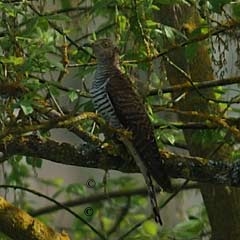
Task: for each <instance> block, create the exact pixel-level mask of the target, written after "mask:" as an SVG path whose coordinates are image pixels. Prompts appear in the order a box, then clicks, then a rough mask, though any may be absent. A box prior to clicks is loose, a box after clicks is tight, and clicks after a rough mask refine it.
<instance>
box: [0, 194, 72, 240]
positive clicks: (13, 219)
mask: <svg viewBox="0 0 240 240" xmlns="http://www.w3.org/2000/svg"><path fill="white" fill-rule="evenodd" d="M0 222H1V224H0V232H3V233H4V234H6V235H7V236H9V237H11V238H12V239H17V240H25V239H28V240H68V239H70V238H69V237H68V235H67V234H66V233H64V232H62V233H57V232H55V231H54V230H53V229H52V228H50V227H48V226H46V225H45V224H43V223H42V222H40V221H39V220H37V219H35V218H32V217H31V216H30V215H28V214H27V213H26V212H24V211H22V210H21V209H19V208H17V207H15V206H13V205H12V204H10V203H8V202H7V201H6V200H5V199H4V198H2V197H0Z"/></svg>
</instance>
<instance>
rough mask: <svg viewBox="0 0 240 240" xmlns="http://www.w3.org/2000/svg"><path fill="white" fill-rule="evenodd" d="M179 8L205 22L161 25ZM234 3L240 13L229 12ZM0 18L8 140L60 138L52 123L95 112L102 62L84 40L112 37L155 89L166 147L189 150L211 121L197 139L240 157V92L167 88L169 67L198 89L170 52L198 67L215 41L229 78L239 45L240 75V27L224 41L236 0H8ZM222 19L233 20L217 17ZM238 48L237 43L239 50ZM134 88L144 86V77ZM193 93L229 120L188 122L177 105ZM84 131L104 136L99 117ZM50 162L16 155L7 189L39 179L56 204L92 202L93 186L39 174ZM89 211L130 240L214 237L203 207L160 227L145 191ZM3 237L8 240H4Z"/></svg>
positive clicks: (155, 118) (0, 114)
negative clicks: (150, 215) (94, 90)
mask: <svg viewBox="0 0 240 240" xmlns="http://www.w3.org/2000/svg"><path fill="white" fill-rule="evenodd" d="M75 2H78V1H75ZM173 4H179V5H180V6H185V7H190V6H191V7H193V8H194V9H198V11H199V12H198V14H199V15H201V19H200V20H199V26H188V25H187V24H186V26H182V29H176V28H174V27H173V26H170V25H168V24H164V23H161V22H159V20H158V19H159V18H158V17H159V15H161V11H162V9H163V8H164V7H169V6H172V5H173ZM228 7H229V9H231V10H232V13H231V12H228V11H227V10H226V9H228ZM225 8H226V9H225ZM0 13H1V17H2V21H1V22H0V109H1V111H0V126H1V131H0V132H1V133H0V134H1V144H5V143H6V142H7V141H8V140H9V139H13V138H16V137H19V136H24V135H38V136H40V137H41V138H43V139H46V138H49V137H52V135H51V134H52V132H51V131H50V130H52V129H53V128H54V127H55V125H54V124H53V123H52V122H53V120H55V119H57V118H58V117H59V116H64V117H68V116H72V115H78V114H81V113H83V112H87V111H93V106H92V103H91V100H90V99H89V93H88V88H89V81H88V80H89V79H90V78H91V77H92V73H93V72H94V68H95V67H94V57H93V56H92V54H91V52H89V50H88V49H87V48H84V47H83V44H84V43H85V42H88V41H91V40H94V39H96V38H101V37H111V38H114V39H115V40H116V42H117V44H118V46H119V48H120V51H121V53H122V56H121V61H122V66H123V67H124V70H125V71H126V72H127V73H132V75H134V76H135V75H136V76H137V77H138V78H142V79H143V82H144V84H145V85H147V87H146V92H147V93H146V94H145V96H147V97H146V99H144V100H145V103H146V109H147V110H148V113H149V117H150V119H151V121H152V123H153V125H154V126H155V128H156V139H157V141H158V144H159V146H160V147H161V148H166V147H168V146H169V145H170V146H173V147H174V149H178V148H179V147H180V148H183V149H184V150H186V149H187V147H186V142H185V140H184V136H183V133H182V129H187V128H190V129H191V127H192V126H193V125H194V124H193V123H195V125H196V126H198V123H199V119H201V123H203V124H205V125H204V127H203V129H200V130H198V128H197V127H196V129H197V131H195V132H194V133H193V134H192V140H193V142H194V143H195V144H196V145H199V146H207V147H209V148H212V146H215V145H219V144H227V145H229V146H233V147H235V150H234V151H232V155H231V158H232V159H230V160H237V159H239V157H240V156H239V147H238V146H237V144H236V138H235V136H234V134H232V132H231V130H232V128H231V126H230V127H228V128H227V127H226V122H227V121H225V118H227V117H228V116H229V115H233V116H239V108H238V107H236V105H234V104H236V103H239V95H240V92H239V91H237V90H236V89H230V88H229V87H220V86H219V87H217V88H216V89H215V92H214V96H213V98H212V99H208V97H206V96H208V95H206V96H205V92H204V91H201V89H198V88H197V87H192V88H191V89H190V88H186V89H185V88H184V87H186V86H184V87H183V91H180V90H179V89H178V90H177V91H172V92H171V91H169V90H168V91H167V90H166V91H165V92H164V91H163V90H162V88H165V87H166V86H168V83H167V81H166V80H167V77H168V76H167V73H166V69H165V67H166V65H168V64H169V65H171V66H172V67H174V68H177V69H178V71H180V72H181V73H182V75H184V76H185V77H186V76H187V77H188V78H189V86H192V85H194V83H193V82H191V76H189V75H188V73H185V72H184V71H183V70H182V69H181V67H179V66H176V64H175V63H173V62H170V61H169V59H168V58H167V57H165V53H168V52H171V51H173V50H174V49H175V50H179V49H183V50H184V52H185V57H186V59H187V62H188V63H191V61H193V60H194V59H196V56H198V54H199V52H198V47H199V42H202V41H203V40H208V43H209V45H208V46H209V54H210V55H211V59H212V64H213V68H214V71H215V74H216V76H217V77H219V79H222V78H223V77H224V76H226V74H227V70H226V66H227V64H228V61H227V56H226V52H228V50H229V48H230V47H234V48H235V49H234V50H235V52H236V54H237V56H236V61H235V62H234V64H232V65H234V66H236V70H239V66H240V64H239V53H240V50H239V49H240V47H239V39H238V38H239V37H238V33H237V31H236V30H235V29H234V28H231V27H229V29H231V34H227V35H226V36H224V37H222V35H219V34H218V33H219V32H221V31H222V32H224V30H222V29H224V28H226V32H228V33H229V31H228V28H227V27H228V26H231V23H232V22H234V21H233V19H232V17H233V18H234V20H235V21H239V17H240V5H239V3H237V2H236V3H235V2H232V1H230V0H221V1H219V0H209V1H199V2H198V1H185V0H160V1H151V0H133V1H130V0H117V1H112V0H107V1H106V0H91V1H88V4H86V3H85V2H84V1H79V2H78V3H75V4H74V1H70V0H68V1H63V0H62V1H59V2H58V3H57V1H56V2H55V1H1V2H0ZM214 16H218V17H221V19H223V20H221V21H219V19H217V20H216V19H214ZM170 17H175V16H169V18H170ZM219 29H220V30H221V31H220V30H219ZM212 35H214V37H212ZM232 42H234V44H233V45H230V44H232ZM234 50H233V51H234ZM199 64H201V63H199ZM72 79H73V82H71V80H72ZM134 83H135V84H136V85H138V83H137V81H136V82H134ZM179 84H180V83H179ZM163 86H164V87H163ZM140 90H142V89H140ZM191 91H195V92H196V94H198V95H200V96H201V97H203V101H204V104H205V105H204V107H206V108H218V109H220V110H221V112H220V114H219V115H216V116H214V117H213V116H206V115H204V114H202V115H201V114H199V115H198V116H197V117H199V118H196V115H194V113H192V112H190V111H189V112H187V113H186V112H185V113H181V114H183V115H184V114H189V115H188V116H189V119H191V121H190V123H191V124H192V125H191V126H190V123H187V122H180V121H178V119H177V118H176V115H177V114H178V111H180V109H177V104H178V102H179V101H184V98H185V96H186V95H187V94H189V92H191ZM152 92H155V94H151V93H152ZM156 92H157V93H156ZM63 98H64V99H63ZM200 110H201V109H199V113H201V111H200ZM163 112H164V114H163ZM191 114H192V115H191ZM203 115H204V116H203ZM221 118H223V119H221ZM196 119H197V120H196ZM219 119H220V120H221V121H220V120H219ZM195 120H196V122H194V121H195ZM217 120H219V121H217ZM51 124H52V125H51ZM188 124H189V125H188ZM49 125H50V127H49ZM44 126H45V127H44ZM73 127H75V125H74V126H73V125H71V126H69V128H68V130H69V131H72V129H73ZM78 127H79V128H80V130H81V131H82V132H84V133H86V134H89V135H91V134H95V136H96V137H99V136H101V135H100V133H102V129H99V128H98V126H97V127H95V125H94V124H93V120H88V119H87V120H85V121H83V122H81V123H79V126H78ZM192 128H193V130H194V127H192ZM191 130H192V129H191ZM231 134H232V135H231ZM229 135H231V136H229ZM99 138H101V137H99ZM104 141H105V142H104V144H105V143H108V141H111V139H110V140H109V139H108V138H107V137H106V139H104ZM91 144H92V143H89V145H91ZM33 148H34V146H33ZM42 163H43V160H42V159H40V158H38V157H32V156H18V155H15V156H11V157H10V158H9V159H8V162H7V163H3V166H5V167H6V168H7V170H5V169H4V171H3V173H4V174H3V175H4V177H3V178H4V180H3V181H4V184H13V185H18V186H22V187H28V186H29V185H30V184H29V183H30V182H31V179H32V178H34V179H35V181H37V183H38V184H39V185H41V186H46V187H47V188H51V189H53V194H52V196H51V198H52V199H60V198H61V197H62V198H63V199H67V200H69V201H70V200H72V199H75V198H82V197H86V196H88V192H87V190H86V186H85V185H84V184H80V183H72V184H68V185H65V183H64V180H63V179H62V178H61V177H59V176H58V177H56V178H54V179H51V180H48V179H41V178H40V177H39V178H38V177H37V169H38V168H41V167H42ZM32 170H33V171H32ZM32 172H34V173H35V175H34V174H32ZM135 187H136V182H135V181H134V180H133V179H131V178H124V177H121V178H118V179H115V180H109V181H108V182H107V188H108V190H109V192H110V191H117V190H118V191H121V190H130V189H133V188H135ZM105 190H106V189H105V185H104V184H102V183H99V184H98V185H97V186H96V187H95V188H94V190H93V192H94V194H96V195H97V194H100V193H102V192H104V191H105ZM166 198H167V196H166ZM15 201H16V202H17V203H18V204H19V206H20V207H22V208H25V209H27V210H29V209H30V210H33V209H36V208H38V204H37V203H36V202H35V201H34V202H31V201H30V200H29V199H28V198H27V197H26V195H25V192H24V191H23V190H22V191H17V192H15ZM80 205H81V204H79V205H77V206H76V207H75V209H74V211H75V212H76V213H78V215H80V216H83V218H84V219H85V220H86V221H88V222H89V223H90V224H92V225H94V226H96V227H97V228H98V229H101V232H103V233H104V234H105V235H106V236H107V237H108V238H107V239H117V238H118V237H119V236H124V235H126V238H125V239H153V240H154V239H175V240H183V239H184V240H186V239H187V240H188V239H189V240H190V239H203V237H204V236H206V235H207V236H208V235H210V227H209V223H208V218H207V213H206V210H205V208H204V207H202V206H197V207H195V208H193V209H190V210H189V212H188V214H187V215H188V216H187V219H186V220H185V221H182V222H179V223H177V224H176V225H175V226H174V227H173V228H168V227H164V228H163V229H159V227H158V226H157V225H156V224H155V222H154V221H152V220H149V219H147V218H146V211H147V208H148V202H147V201H146V198H145V197H143V196H140V195H136V196H131V197H124V196H123V197H121V198H120V197H119V198H111V199H107V200H106V199H105V200H104V201H102V200H101V201H95V202H94V201H93V202H92V203H91V204H89V206H91V207H92V208H93V209H94V213H93V215H92V216H85V215H84V214H83V212H84V209H85V206H80ZM53 213H54V212H53ZM53 213H52V215H53ZM52 215H49V216H47V217H45V216H41V217H40V218H41V220H42V221H44V222H45V223H48V224H52V219H53V216H52ZM118 220H119V223H118V222H117V221H118ZM79 221H80V220H79V219H74V222H73V224H72V225H71V226H70V230H71V234H72V236H73V238H74V239H86V238H88V239H96V233H94V232H93V231H92V230H91V229H90V228H89V227H88V226H87V225H85V224H83V223H79ZM138 222H142V224H140V226H141V227H136V229H133V231H132V232H131V230H132V226H134V224H136V223H138ZM114 224H116V225H114ZM128 230H129V231H130V232H129V233H128V232H127V231H128ZM0 238H1V239H7V238H5V237H2V236H0Z"/></svg>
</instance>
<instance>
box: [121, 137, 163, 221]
mask: <svg viewBox="0 0 240 240" xmlns="http://www.w3.org/2000/svg"><path fill="white" fill-rule="evenodd" d="M121 141H122V142H123V143H124V145H125V147H126V148H127V150H128V151H129V153H130V154H131V156H132V157H133V159H134V160H135V162H136V164H137V166H138V167H139V169H140V172H141V173H142V175H143V177H144V180H145V182H146V185H147V191H148V195H149V198H150V203H151V206H152V210H153V214H154V218H155V221H156V222H157V223H159V224H160V225H162V220H161V217H160V213H159V208H158V203H157V198H156V191H155V188H154V185H153V182H152V178H151V175H150V173H149V171H148V170H147V168H146V166H145V165H144V163H143V161H142V160H141V157H140V156H139V154H138V152H137V151H136V149H135V147H134V146H133V144H132V143H131V142H130V141H129V140H127V139H125V138H121Z"/></svg>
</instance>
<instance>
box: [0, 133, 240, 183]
mask: <svg viewBox="0 0 240 240" xmlns="http://www.w3.org/2000/svg"><path fill="white" fill-rule="evenodd" d="M109 149H111V148H109ZM0 151H1V152H3V158H2V162H3V161H5V160H6V159H7V158H8V157H10V156H12V155H16V154H17V155H24V156H32V157H38V158H43V159H47V160H50V161H53V162H57V163H62V164H66V165H75V166H81V167H90V168H100V169H106V168H108V169H114V170H119V171H121V172H126V173H136V172H139V170H138V168H137V167H136V165H135V164H134V163H131V164H129V162H128V161H129V159H128V160H126V159H123V158H122V157H120V156H119V155H116V153H115V152H114V153H112V152H111V151H108V149H107V151H106V149H102V148H100V147H95V146H93V145H90V144H84V145H81V146H80V147H79V148H75V147H74V146H72V145H70V144H67V143H59V142H55V141H53V140H49V139H45V140H43V139H40V138H39V137H38V136H35V135H30V136H24V137H18V138H15V139H10V140H8V141H6V142H5V143H4V144H3V143H2V144H0ZM159 154H160V157H161V159H163V161H164V162H165V169H166V171H167V173H168V174H169V176H171V177H173V178H185V179H188V180H193V181H199V182H205V183H211V184H224V185H229V186H236V187H240V162H239V161H237V162H234V163H232V164H231V163H227V162H224V161H212V160H209V159H206V158H200V157H191V156H183V155H176V154H173V153H170V152H168V151H160V153H159ZM159 171H161V169H159Z"/></svg>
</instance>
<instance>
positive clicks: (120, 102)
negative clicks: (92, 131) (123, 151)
mask: <svg viewBox="0 0 240 240" xmlns="http://www.w3.org/2000/svg"><path fill="white" fill-rule="evenodd" d="M88 46H91V47H92V49H93V53H94V55H95V57H96V62H97V66H96V73H95V79H94V81H93V84H92V88H91V91H90V92H91V94H92V97H93V104H94V107H95V109H96V110H97V111H98V113H100V115H102V117H103V118H104V119H105V120H106V121H107V122H108V123H109V124H110V126H112V127H114V128H122V129H126V130H128V131H131V133H132V139H131V140H127V139H124V140H122V141H123V143H124V145H125V146H126V148H127V150H128V151H129V153H130V154H131V155H132V157H133V159H134V160H135V162H136V164H137V166H138V168H139V170H140V172H141V173H142V174H143V176H144V179H145V182H146V185H147V189H148V194H149V197H150V202H151V205H152V208H153V213H154V217H155V221H156V222H158V223H160V224H162V220H161V218H160V214H159V209H158V205H157V200H156V195H155V189H154V185H153V182H152V178H153V179H154V180H155V181H156V182H157V183H158V184H159V185H160V186H161V187H162V188H163V189H171V183H170V179H169V177H168V175H167V173H166V172H165V170H164V162H163V160H162V159H161V158H160V155H159V151H158V146H157V143H156V140H155V137H154V132H153V127H152V125H151V122H150V120H149V118H148V115H147V113H146V110H145V107H144V104H143V102H142V100H141V98H140V97H139V95H138V94H137V93H136V91H135V89H134V88H133V86H132V83H131V80H130V79H129V78H128V76H127V75H125V74H124V73H123V72H122V71H121V69H120V67H119V50H118V48H117V47H115V45H114V44H113V43H112V42H111V40H109V39H100V40H97V41H95V42H94V43H93V44H89V45H88ZM151 177H152V178H151Z"/></svg>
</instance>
